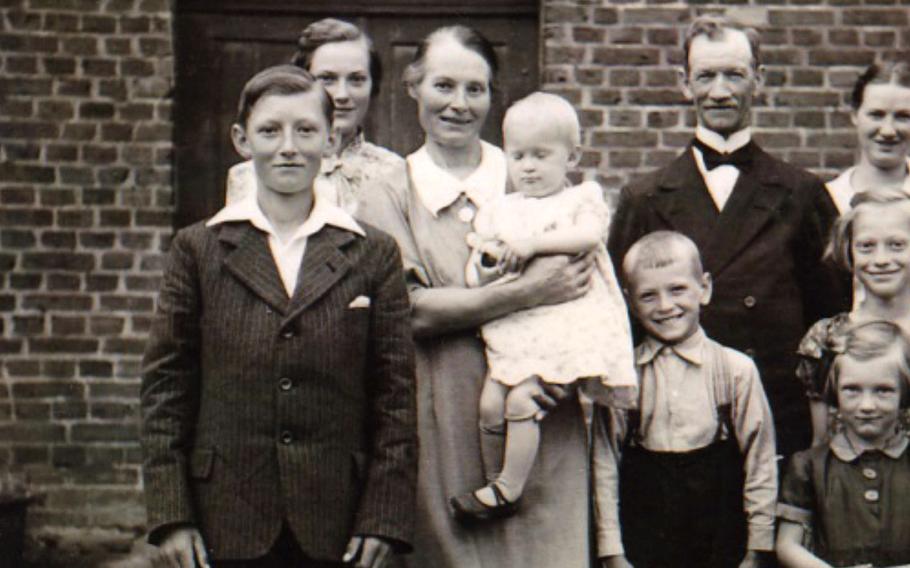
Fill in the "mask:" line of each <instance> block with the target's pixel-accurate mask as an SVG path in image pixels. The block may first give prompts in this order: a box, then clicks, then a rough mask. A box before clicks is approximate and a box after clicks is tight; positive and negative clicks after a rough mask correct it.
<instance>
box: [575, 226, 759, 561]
mask: <svg viewBox="0 0 910 568" xmlns="http://www.w3.org/2000/svg"><path fill="white" fill-rule="evenodd" d="M622 266H623V273H624V277H625V283H626V285H627V288H626V294H627V296H628V298H629V303H630V305H631V306H632V311H633V312H634V314H635V316H636V317H637V319H638V321H639V322H640V323H641V325H642V327H643V328H644V330H645V332H646V333H647V337H646V338H645V339H644V340H643V341H642V343H641V344H640V345H639V346H638V347H637V348H636V350H635V359H636V364H637V366H638V371H639V376H640V379H641V385H640V398H639V407H638V409H635V410H630V411H622V410H617V409H598V412H599V415H596V416H595V424H594V435H595V441H594V466H593V469H594V478H595V512H596V521H597V528H598V546H599V556H600V558H601V560H602V566H604V567H605V568H625V567H628V566H629V565H630V562H631V565H633V566H635V568H669V567H674V568H685V567H692V568H696V567H697V568H711V567H715V568H730V567H731V566H739V567H740V568H747V567H749V568H752V567H756V566H759V565H760V564H759V562H760V553H761V552H767V551H771V550H773V536H774V503H775V498H776V496H777V464H776V460H775V447H774V426H773V423H772V419H771V414H770V411H769V409H768V403H767V400H766V399H765V394H764V391H763V390H762V386H761V381H760V380H759V376H758V371H757V369H756V368H755V364H754V363H753V362H752V360H751V359H749V358H748V357H747V356H745V355H744V354H742V353H739V352H738V351H735V350H733V349H729V348H727V347H723V346H722V345H720V344H718V343H716V342H714V341H712V340H711V339H709V338H708V337H707V336H706V335H705V332H704V331H702V329H701V326H700V324H699V315H700V312H701V309H702V307H704V306H706V305H707V304H708V302H709V301H710V299H711V292H712V283H711V277H710V275H709V274H708V273H706V272H704V270H703V268H702V264H701V259H700V257H699V254H698V249H697V248H696V246H695V244H694V243H693V242H692V241H691V240H690V239H689V238H687V237H685V236H684V235H682V234H680V233H676V232H672V231H657V232H654V233H650V234H648V235H646V236H644V237H643V238H641V239H640V240H639V241H637V242H636V243H635V244H634V245H632V247H631V248H630V249H629V252H628V254H627V255H626V257H625V259H624V260H623V264H622Z"/></svg>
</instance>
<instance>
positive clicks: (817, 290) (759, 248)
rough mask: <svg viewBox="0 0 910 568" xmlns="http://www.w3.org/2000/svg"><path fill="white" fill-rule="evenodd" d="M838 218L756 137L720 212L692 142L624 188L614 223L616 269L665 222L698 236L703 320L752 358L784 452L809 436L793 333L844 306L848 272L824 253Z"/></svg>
mask: <svg viewBox="0 0 910 568" xmlns="http://www.w3.org/2000/svg"><path fill="white" fill-rule="evenodd" d="M836 217H837V212H836V209H835V207H834V204H833V203H832V202H831V199H830V198H829V196H828V193H827V191H826V190H825V187H824V185H823V184H822V182H821V180H819V179H818V178H817V177H815V176H814V175H812V174H810V173H809V172H806V171H804V170H801V169H799V168H796V167H794V166H791V165H789V164H787V163H785V162H782V161H780V160H778V159H776V158H774V157H772V156H771V155H769V154H767V153H766V152H764V151H763V150H761V149H760V148H758V147H757V145H756V147H755V150H754V158H753V162H752V164H751V166H745V167H744V168H743V169H742V170H741V171H740V175H739V178H738V179H737V182H736V185H735V186H734V189H733V192H732V194H731V195H730V198H729V199H728V201H727V203H726V205H725V207H724V209H723V212H722V213H718V210H717V207H716V206H715V204H714V201H713V200H712V198H711V195H710V193H708V188H707V186H706V185H705V182H704V179H703V178H702V175H701V172H699V170H698V166H697V165H696V163H695V158H694V156H693V155H692V147H691V145H690V146H689V147H687V148H686V151H685V153H683V154H682V155H680V156H679V157H677V158H676V160H674V161H673V162H672V163H670V164H669V165H667V166H665V167H664V168H662V169H660V170H658V171H656V172H654V173H652V174H650V175H648V176H646V177H644V178H643V179H641V180H639V181H636V182H634V183H632V184H630V185H629V186H628V187H627V188H625V189H623V191H622V194H621V196H620V200H619V205H618V209H617V211H616V215H615V216H614V219H613V224H612V227H611V230H610V238H609V242H608V248H609V251H610V255H611V257H612V259H613V262H614V264H615V266H616V270H617V274H620V273H621V266H622V259H623V256H624V255H625V254H626V251H628V249H629V248H630V247H631V246H632V244H633V243H634V242H635V241H636V240H638V239H639V238H640V237H642V236H644V235H645V234H647V233H650V232H652V231H657V230H662V229H667V230H673V231H678V232H681V233H683V234H685V235H687V236H688V237H689V238H691V239H692V240H693V241H695V244H696V245H698V248H699V250H700V251H701V255H702V260H703V262H704V265H705V270H707V271H708V272H710V273H711V275H712V277H713V279H714V295H713V298H712V299H711V304H710V305H709V306H708V307H706V308H704V309H703V311H702V319H701V321H702V325H703V326H704V328H705V330H706V332H707V333H708V335H709V336H710V337H712V338H713V339H715V340H716V341H718V342H720V343H722V344H723V345H727V346H729V347H733V348H735V349H738V350H740V351H743V352H745V353H747V354H748V355H750V356H752V357H753V358H754V359H755V362H756V364H757V366H758V369H759V371H760V372H761V376H762V383H763V385H764V387H765V392H766V393H767V395H768V399H769V402H770V404H771V411H772V413H773V414H774V422H775V427H776V429H777V442H778V452H780V453H782V454H784V455H785V456H788V455H790V454H792V453H793V452H795V451H797V450H802V449H805V448H807V447H809V444H810V442H811V422H810V417H809V410H808V401H807V399H806V397H805V396H804V394H803V388H802V386H801V383H800V382H799V381H798V380H797V378H796V376H795V370H796V364H797V357H796V348H797V346H798V344H799V341H800V339H801V338H802V336H803V334H804V333H805V332H806V331H807V329H808V327H809V326H810V325H812V324H813V323H814V322H815V321H817V320H818V319H820V318H822V317H827V316H831V315H833V314H834V313H837V312H839V311H843V310H844V309H847V308H848V307H849V285H847V284H845V282H846V278H845V276H844V275H842V274H839V273H838V272H837V271H836V270H834V269H833V268H832V267H830V266H829V265H828V264H827V263H825V262H823V260H822V255H823V252H824V249H825V246H826V244H827V241H828V238H829V233H830V227H831V224H832V222H833V221H834V219H835V218H836Z"/></svg>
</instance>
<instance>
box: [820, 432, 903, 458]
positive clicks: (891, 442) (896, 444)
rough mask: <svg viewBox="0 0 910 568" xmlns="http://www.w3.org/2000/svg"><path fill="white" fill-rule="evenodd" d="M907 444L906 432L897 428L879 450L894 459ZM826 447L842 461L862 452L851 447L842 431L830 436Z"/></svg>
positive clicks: (855, 456)
mask: <svg viewBox="0 0 910 568" xmlns="http://www.w3.org/2000/svg"><path fill="white" fill-rule="evenodd" d="M908 444H910V440H908V439H907V433H906V432H905V431H904V430H903V429H901V428H899V429H898V430H897V432H895V433H894V435H893V436H891V437H890V438H889V439H888V440H887V441H886V442H885V447H883V448H882V449H881V452H882V453H883V454H885V455H886V456H888V457H889V458H891V459H893V460H896V459H898V458H899V457H901V456H902V455H903V454H904V452H905V451H906V450H907V446H908ZM828 447H829V448H831V452H832V453H833V454H834V455H835V456H836V457H837V458H838V459H839V460H841V461H844V462H852V461H853V460H855V459H856V458H858V457H859V456H860V455H862V453H863V452H857V451H856V448H854V447H853V444H851V443H850V440H849V439H848V438H847V435H846V434H844V433H843V432H838V433H837V434H835V435H834V436H833V437H832V438H831V441H830V442H828Z"/></svg>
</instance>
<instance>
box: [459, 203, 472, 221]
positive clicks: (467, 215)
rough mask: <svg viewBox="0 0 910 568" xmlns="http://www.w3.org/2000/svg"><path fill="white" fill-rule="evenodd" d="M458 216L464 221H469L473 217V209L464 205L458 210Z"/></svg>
mask: <svg viewBox="0 0 910 568" xmlns="http://www.w3.org/2000/svg"><path fill="white" fill-rule="evenodd" d="M458 218H459V219H461V220H462V221H463V222H465V223H470V222H471V220H472V219H474V209H473V208H471V207H469V206H467V205H465V206H464V207H462V208H461V209H459V210H458Z"/></svg>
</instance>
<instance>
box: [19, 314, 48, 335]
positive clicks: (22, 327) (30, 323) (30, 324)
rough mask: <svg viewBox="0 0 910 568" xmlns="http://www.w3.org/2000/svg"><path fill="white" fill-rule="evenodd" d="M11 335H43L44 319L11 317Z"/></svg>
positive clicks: (40, 317) (39, 317)
mask: <svg viewBox="0 0 910 568" xmlns="http://www.w3.org/2000/svg"><path fill="white" fill-rule="evenodd" d="M13 333H14V334H16V335H41V334H42V333H44V317H42V316H13Z"/></svg>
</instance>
